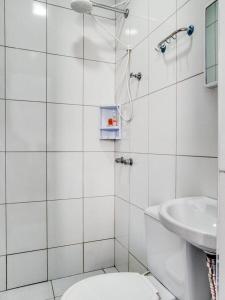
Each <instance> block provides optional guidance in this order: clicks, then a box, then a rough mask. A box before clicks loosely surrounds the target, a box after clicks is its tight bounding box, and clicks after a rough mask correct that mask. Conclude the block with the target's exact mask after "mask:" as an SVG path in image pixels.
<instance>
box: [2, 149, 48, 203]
mask: <svg viewBox="0 0 225 300" xmlns="http://www.w3.org/2000/svg"><path fill="white" fill-rule="evenodd" d="M6 166H7V168H6V174H7V181H6V191H7V203H15V202H30V201H32V202H34V201H44V200H46V154H45V153H38V152H36V153H35V152H32V153H28V152H26V153H25V152H23V153H18V152H17V153H10V152H8V153H7V154H6Z"/></svg>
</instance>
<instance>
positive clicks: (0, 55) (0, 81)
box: [0, 47, 5, 98]
mask: <svg viewBox="0 0 225 300" xmlns="http://www.w3.org/2000/svg"><path fill="white" fill-rule="evenodd" d="M4 60H5V51H4V48H3V47H0V98H5V63H4Z"/></svg>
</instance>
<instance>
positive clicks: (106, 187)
mask: <svg viewBox="0 0 225 300" xmlns="http://www.w3.org/2000/svg"><path fill="white" fill-rule="evenodd" d="M84 195H85V196H86V197H94V196H105V195H109V196H110V195H114V154H113V153H111V152H86V153H85V154H84Z"/></svg>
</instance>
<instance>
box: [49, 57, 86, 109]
mask: <svg viewBox="0 0 225 300" xmlns="http://www.w3.org/2000/svg"><path fill="white" fill-rule="evenodd" d="M47 60H48V66H47V91H48V94H47V100H48V101H49V102H56V103H69V104H82V99H83V60H82V59H76V58H71V57H65V56H58V55H48V58H47Z"/></svg>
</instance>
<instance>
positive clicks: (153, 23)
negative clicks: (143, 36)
mask: <svg viewBox="0 0 225 300" xmlns="http://www.w3.org/2000/svg"><path fill="white" fill-rule="evenodd" d="M175 11H176V0H169V1H166V2H165V1H164V0H151V1H149V20H150V24H149V27H150V32H152V31H153V30H154V29H156V28H157V27H158V26H159V25H161V24H162V23H163V22H164V21H165V20H166V19H167V18H168V17H169V16H171V15H172V14H173V13H175Z"/></svg>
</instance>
